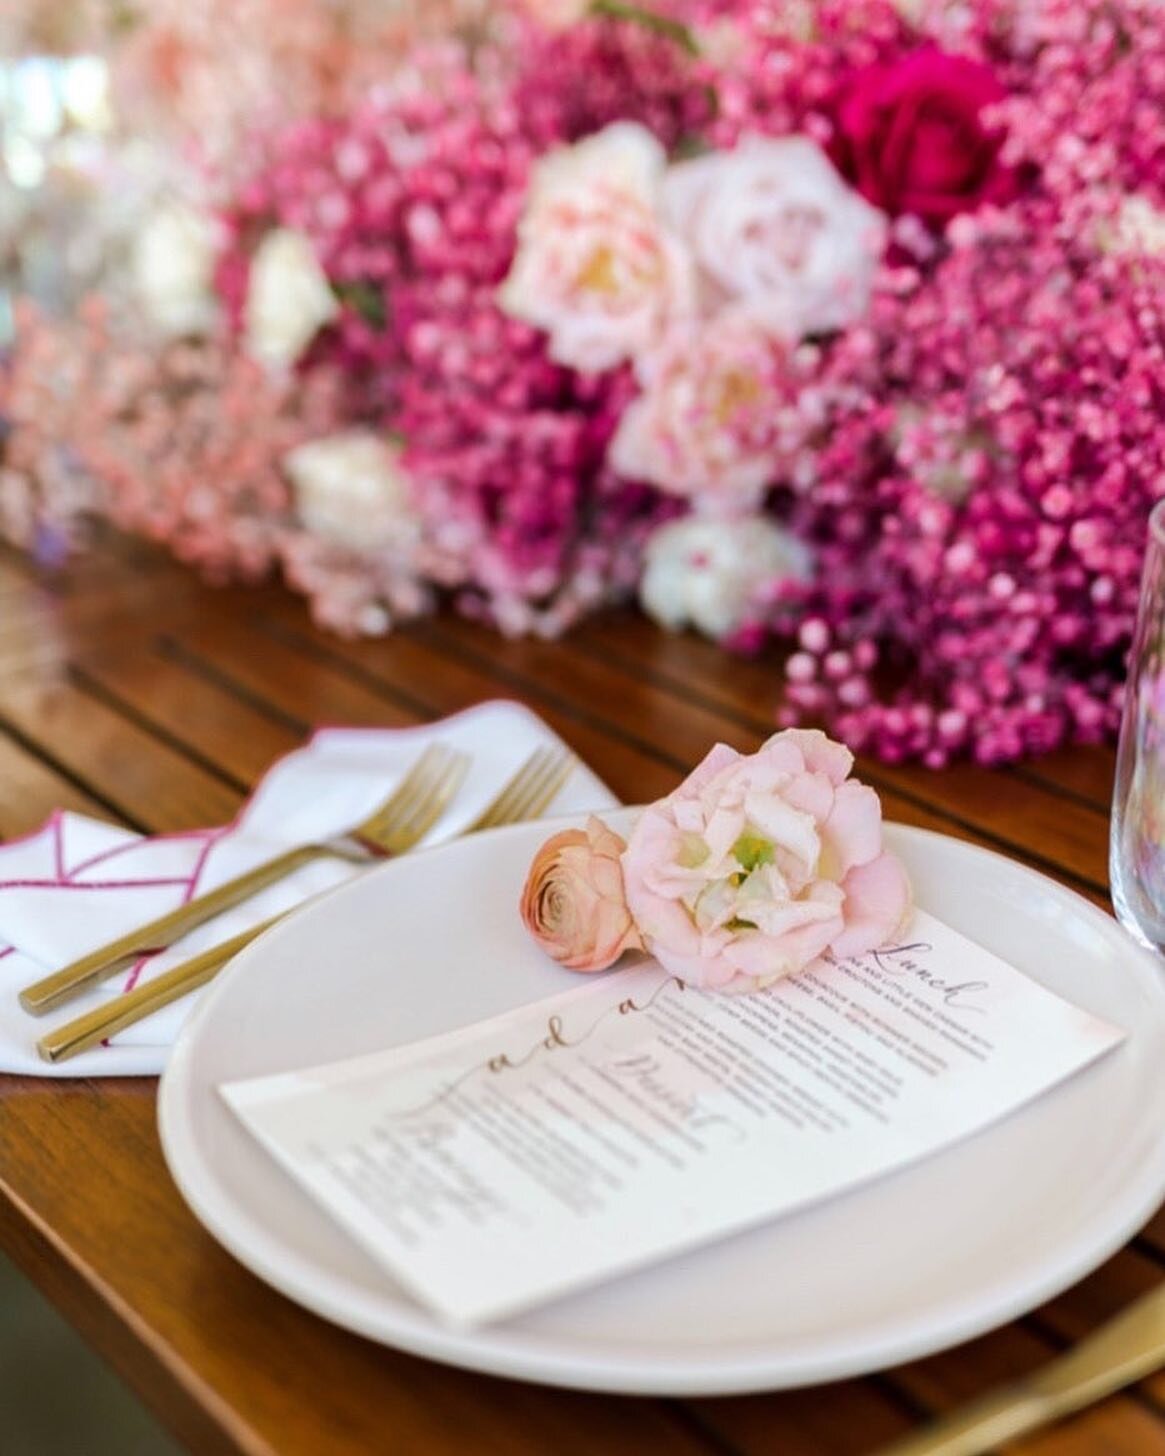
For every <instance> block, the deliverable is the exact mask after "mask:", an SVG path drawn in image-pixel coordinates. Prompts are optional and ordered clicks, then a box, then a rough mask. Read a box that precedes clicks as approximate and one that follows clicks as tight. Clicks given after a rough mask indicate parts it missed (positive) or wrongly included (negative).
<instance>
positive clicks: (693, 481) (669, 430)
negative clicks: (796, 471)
mask: <svg viewBox="0 0 1165 1456" xmlns="http://www.w3.org/2000/svg"><path fill="white" fill-rule="evenodd" d="M787 369H788V360H787V358H786V356H785V352H784V349H783V348H782V346H781V345H780V344H779V343H778V342H777V341H776V340H774V339H773V338H772V337H771V336H770V334H769V333H768V331H767V330H766V329H765V328H764V327H763V326H761V325H758V324H757V323H755V322H754V321H753V320H752V319H751V318H750V317H749V316H748V315H747V314H745V313H744V312H743V311H740V310H731V311H727V312H726V313H724V314H721V315H719V316H718V317H716V318H713V319H710V320H709V321H708V322H706V323H703V324H690V325H684V326H681V327H678V328H676V329H673V330H672V332H671V333H670V334H669V335H668V336H667V337H666V338H665V339H664V341H663V343H662V344H661V345H660V346H659V348H657V349H655V350H653V351H652V352H651V353H649V354H645V355H644V356H643V357H642V359H640V361H639V364H638V367H637V370H636V372H637V374H638V376H639V380H640V382H641V384H642V386H643V393H642V394H640V395H639V396H638V398H637V399H634V400H632V401H631V403H630V404H629V405H628V406H627V408H626V409H625V410H624V412H623V416H622V418H621V419H620V421H619V426H618V429H617V430H616V431H615V435H614V437H613V439H612V440H611V444H610V447H609V450H608V457H607V458H608V460H609V461H610V464H611V465H612V467H613V468H614V469H615V470H617V471H618V472H619V474H620V475H624V476H627V477H628V478H630V479H632V480H645V481H648V482H650V483H651V484H652V485H656V486H658V487H659V488H660V489H661V490H665V491H668V492H669V493H670V494H672V495H683V496H691V497H696V498H699V499H700V500H701V501H703V502H705V503H706V504H716V505H718V506H719V507H720V508H721V509H727V510H728V511H740V510H751V509H752V508H753V507H754V506H755V504H756V501H757V499H758V497H759V495H760V493H761V492H762V490H763V489H764V488H765V486H767V485H769V484H770V483H771V482H772V480H773V479H774V477H775V476H776V475H777V474H778V472H779V469H780V466H781V462H782V459H783V458H784V454H785V444H784V432H785V430H786V428H789V427H792V426H793V425H795V412H794V411H793V409H792V406H791V403H790V402H789V399H788V397H787V392H786V389H785V388H784V387H783V386H784V385H785V384H786V382H787V379H788V375H787V373H786V371H787Z"/></svg>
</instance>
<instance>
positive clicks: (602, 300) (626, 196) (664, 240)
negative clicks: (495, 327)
mask: <svg viewBox="0 0 1165 1456" xmlns="http://www.w3.org/2000/svg"><path fill="white" fill-rule="evenodd" d="M665 167H666V158H665V154H664V150H663V147H662V146H661V145H660V143H659V142H658V141H657V140H656V138H655V137H654V136H652V134H651V133H650V132H649V131H648V130H647V129H646V127H643V126H640V125H638V124H637V123H636V122H629V121H625V122H616V123H614V124H613V125H611V126H608V127H606V128H604V129H603V130H602V131H600V132H597V133H595V135H594V136H590V137H587V138H586V139H585V140H584V141H581V142H576V143H575V144H574V145H573V146H568V147H557V148H555V149H554V150H553V151H551V152H550V153H549V154H548V155H547V156H545V157H543V158H542V160H541V161H540V162H539V163H538V164H537V166H536V167H535V168H534V174H533V177H532V179H531V182H530V189H529V193H528V196H527V199H526V207H525V212H524V214H523V216H522V220H521V222H520V224H519V227H518V251H517V255H516V256H515V258H514V263H513V266H512V268H511V269H510V273H509V276H508V277H507V278H506V279H505V281H504V283H503V284H502V285H501V288H500V290H499V292H498V301H499V303H500V305H501V307H502V309H503V310H504V311H505V312H506V313H508V314H510V315H512V316H513V317H514V318H518V319H522V320H524V321H525V322H526V323H530V324H534V325H535V326H536V327H538V328H540V329H544V330H545V331H546V332H547V333H548V334H549V336H550V355H551V357H552V358H553V359H555V360H556V361H557V362H558V363H560V364H566V365H569V366H570V367H572V368H575V369H580V370H583V371H585V372H588V373H596V372H598V371H601V370H604V369H610V368H612V367H613V366H614V365H616V364H621V363H622V362H623V361H624V360H626V359H629V358H635V357H637V356H638V355H640V354H641V353H642V352H643V351H644V350H645V349H647V348H649V347H650V346H651V345H652V344H653V343H654V342H655V341H656V339H657V338H658V337H659V336H660V334H661V332H662V331H663V328H664V326H665V325H666V323H667V321H668V320H669V319H670V318H673V317H676V316H680V315H683V314H684V313H687V312H690V310H691V307H692V304H693V299H694V287H693V271H692V264H691V260H690V258H689V257H688V254H687V251H686V249H685V248H684V246H683V244H682V243H680V241H679V240H678V239H677V238H676V237H675V236H674V235H673V234H672V233H671V232H669V230H668V229H667V228H666V226H665V225H664V222H663V219H662V216H661V212H660V207H661V199H662V187H663V178H664V172H665Z"/></svg>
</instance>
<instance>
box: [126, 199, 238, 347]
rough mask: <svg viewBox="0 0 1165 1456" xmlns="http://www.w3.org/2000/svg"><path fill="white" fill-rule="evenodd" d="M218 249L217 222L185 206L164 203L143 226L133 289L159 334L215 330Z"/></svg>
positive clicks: (135, 250) (136, 247) (136, 250)
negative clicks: (215, 271) (215, 284)
mask: <svg viewBox="0 0 1165 1456" xmlns="http://www.w3.org/2000/svg"><path fill="white" fill-rule="evenodd" d="M218 249H219V238H218V236H217V233H216V230H215V227H214V224H213V222H212V220H211V219H210V218H209V217H208V216H207V215H206V214H205V213H203V212H199V211H197V210H196V209H195V208H193V207H189V206H185V205H183V204H182V203H180V202H177V201H170V202H165V203H163V204H161V205H160V206H159V207H157V208H156V209H155V210H154V211H153V212H152V213H150V215H149V216H148V217H147V218H146V219H145V221H144V222H143V223H142V225H141V228H140V230H139V231H138V234H137V237H136V240H135V243H134V248H133V276H134V284H135V287H136V291H137V295H138V298H139V299H140V301H141V304H142V307H143V308H144V309H145V312H146V314H147V315H148V317H149V320H150V322H151V323H152V324H153V325H154V326H155V327H156V328H157V329H158V331H159V332H160V333H162V334H164V335H166V336H167V337H171V336H172V337H176V338H180V337H182V336H183V335H185V334H205V333H209V332H210V330H211V329H212V328H213V327H214V325H215V322H216V320H217V318H218V299H217V298H216V297H215V293H214V267H215V262H216V259H217V256H218Z"/></svg>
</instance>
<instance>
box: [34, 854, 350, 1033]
mask: <svg viewBox="0 0 1165 1456" xmlns="http://www.w3.org/2000/svg"><path fill="white" fill-rule="evenodd" d="M326 853H327V850H326V849H325V848H324V847H322V846H320V845H315V844H307V845H301V846H300V847H299V848H298V849H289V850H287V851H286V852H285V853H284V854H280V855H276V857H275V858H274V859H269V860H266V861H265V862H264V863H263V864H261V865H256V866H255V868H254V869H252V870H247V872H246V873H245V874H241V875H236V877H235V878H234V879H233V880H227V882H226V883H225V884H223V885H219V886H218V887H217V888H216V889H213V890H210V891H208V892H207V893H206V894H205V895H199V896H198V897H197V899H194V900H191V901H190V902H189V904H186V905H180V906H179V907H178V909H177V910H171V911H170V912H169V914H167V915H160V916H159V917H158V918H157V919H156V920H151V921H150V922H149V924H148V925H139V926H137V927H135V928H134V929H133V930H131V931H130V932H129V933H128V934H126V935H122V936H120V937H119V938H118V939H117V940H111V941H110V942H109V944H108V945H102V946H98V948H97V949H96V950H95V951H91V952H90V953H89V954H88V955H85V956H82V957H81V959H80V960H76V961H73V962H72V964H71V965H67V966H65V967H63V968H62V969H61V970H59V971H54V972H53V974H52V975H51V976H45V977H44V978H43V979H42V980H40V981H36V982H34V984H33V985H31V986H26V987H25V988H24V990H23V991H21V993H20V1004H21V1005H22V1006H23V1007H24V1009H25V1010H26V1011H31V1012H32V1014H33V1015H34V1016H43V1015H44V1013H45V1012H46V1011H51V1010H53V1008H54V1007H56V1006H59V1005H60V1004H61V1002H62V1001H68V1000H70V999H71V998H72V997H73V996H75V995H76V994H77V993H78V992H79V991H83V990H84V989H85V988H86V987H87V986H88V985H90V984H91V983H92V982H94V981H98V980H101V979H102V978H103V977H105V976H108V975H111V974H112V973H113V972H114V971H115V970H117V969H118V967H119V966H123V965H124V964H125V963H126V962H127V961H130V960H132V959H133V958H134V957H135V956H137V955H140V954H142V952H144V951H148V950H159V949H161V948H162V947H164V946H167V945H171V944H173V942H174V941H176V940H178V939H179V938H180V937H181V936H183V935H186V934H187V933H188V932H189V931H191V930H194V929H196V928H197V927H198V926H199V925H204V924H205V923H206V922H207V921H208V920H212V919H213V918H214V917H215V916H216V915H221V914H222V912H223V911H224V910H230V909H231V908H232V907H233V906H235V905H239V904H241V903H242V902H243V901H244V900H248V899H250V897H251V896H252V895H257V894H258V893H259V891H260V890H265V889H266V888H267V886H268V885H273V884H275V883H276V881H278V880H282V879H286V877H287V876H288V875H291V874H294V873H295V871H296V870H298V869H300V868H301V867H302V866H303V865H305V864H308V863H310V862H311V861H312V860H313V859H318V858H319V857H320V856H321V855H323V854H326Z"/></svg>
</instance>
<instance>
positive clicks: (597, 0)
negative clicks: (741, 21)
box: [590, 0, 700, 56]
mask: <svg viewBox="0 0 1165 1456" xmlns="http://www.w3.org/2000/svg"><path fill="white" fill-rule="evenodd" d="M590 13H591V14H592V15H599V16H603V17H604V18H605V19H607V20H629V21H631V22H632V23H633V24H634V25H642V26H643V28H644V29H645V30H654V31H655V33H656V34H657V35H663V36H666V37H667V38H668V40H672V41H675V43H676V45H678V46H679V47H680V48H681V49H682V50H685V51H687V53H688V55H690V56H698V55H699V54H700V47H699V46H698V45H697V44H696V37H695V36H694V35H693V34H692V32H691V31H690V30H689V29H688V27H687V26H686V25H681V24H680V22H679V21H678V20H672V19H671V18H670V17H669V16H667V15H657V14H656V13H655V11H654V10H647V9H645V8H644V7H643V6H642V5H633V4H630V3H629V0H591V9H590Z"/></svg>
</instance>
